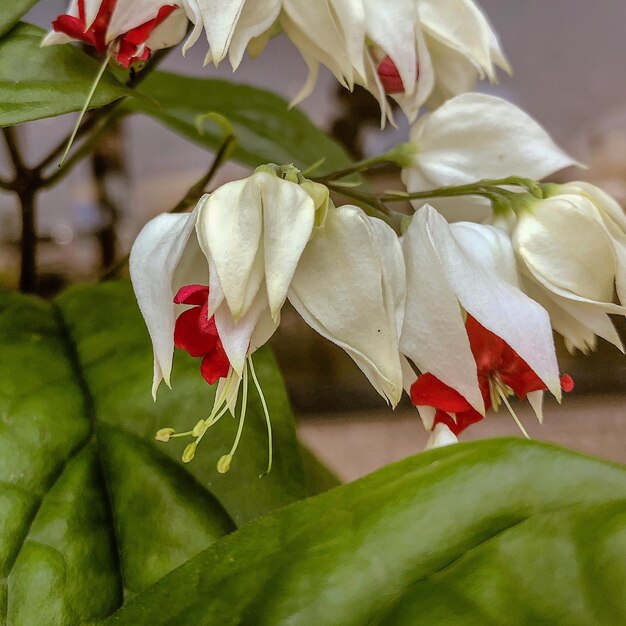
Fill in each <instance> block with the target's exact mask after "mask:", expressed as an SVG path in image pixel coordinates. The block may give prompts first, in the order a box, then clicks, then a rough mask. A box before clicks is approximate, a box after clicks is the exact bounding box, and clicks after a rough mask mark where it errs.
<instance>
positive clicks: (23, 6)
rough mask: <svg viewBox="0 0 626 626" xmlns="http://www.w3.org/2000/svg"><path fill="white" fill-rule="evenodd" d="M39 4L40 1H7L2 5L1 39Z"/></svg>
mask: <svg viewBox="0 0 626 626" xmlns="http://www.w3.org/2000/svg"><path fill="white" fill-rule="evenodd" d="M37 2H38V0H10V1H9V2H7V1H6V0H5V2H2V3H0V37H2V35H4V34H5V33H8V32H9V31H10V30H11V29H12V28H13V27H14V26H15V25H16V24H17V23H18V22H19V21H20V20H21V19H22V17H24V15H26V14H27V13H28V11H30V9H31V8H32V7H34V6H35V5H36V4H37Z"/></svg>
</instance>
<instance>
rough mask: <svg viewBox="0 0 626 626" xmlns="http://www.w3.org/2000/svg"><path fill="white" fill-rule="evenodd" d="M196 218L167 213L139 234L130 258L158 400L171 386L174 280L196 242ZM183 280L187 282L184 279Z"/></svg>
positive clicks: (191, 281)
mask: <svg viewBox="0 0 626 626" xmlns="http://www.w3.org/2000/svg"><path fill="white" fill-rule="evenodd" d="M196 216H197V211H194V212H193V213H191V214H189V215H172V214H167V213H166V214H163V215H159V216H158V217H155V218H154V219H153V220H151V221H150V222H148V223H147V224H146V225H145V226H144V228H143V230H142V231H141V232H140V233H139V235H138V237H137V239H136V240H135V243H134V244H133V248H132V250H131V254H130V261H129V267H130V276H131V280H132V283H133V289H134V290H135V295H136V297H137V302H138V303H139V308H140V310H141V313H142V314H143V317H144V319H145V321H146V326H147V327H148V332H149V333H150V339H151V340H152V347H153V349H154V380H153V386H152V394H153V396H155V397H156V391H157V388H158V386H159V383H160V382H161V380H163V379H165V382H166V383H167V385H168V386H169V384H170V374H171V371H172V356H173V353H174V325H175V321H176V315H175V311H174V303H173V301H172V300H173V297H174V292H173V288H174V277H175V274H176V270H177V268H178V265H179V262H180V261H181V259H182V258H183V254H184V252H185V250H186V249H187V247H188V243H189V241H190V239H193V237H192V235H193V229H194V226H195V221H196ZM181 279H182V280H184V279H183V277H182V276H180V278H179V280H181ZM188 282H189V283H193V282H194V280H193V279H190V280H189V281H188ZM183 284H184V283H183Z"/></svg>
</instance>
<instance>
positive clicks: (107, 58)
mask: <svg viewBox="0 0 626 626" xmlns="http://www.w3.org/2000/svg"><path fill="white" fill-rule="evenodd" d="M110 60H111V51H109V52H107V54H106V56H105V57H104V61H103V62H102V65H100V69H99V70H98V73H97V74H96V77H95V79H94V81H93V83H92V85H91V89H90V90H89V93H88V94H87V98H86V99H85V104H83V108H82V109H81V110H80V113H79V115H78V119H77V120H76V125H75V126H74V129H73V130H72V134H71V135H70V138H69V139H68V141H67V145H66V146H65V150H64V151H63V155H62V156H61V161H60V162H59V167H63V162H64V161H65V157H67V153H68V152H69V151H70V148H71V147H72V144H73V143H74V139H76V135H77V133H78V129H79V128H80V124H81V122H82V121H83V117H85V113H87V109H88V108H89V105H90V104H91V101H92V99H93V97H94V95H95V93H96V89H97V88H98V85H99V84H100V80H102V76H104V72H105V71H106V68H107V66H108V65H109V61H110Z"/></svg>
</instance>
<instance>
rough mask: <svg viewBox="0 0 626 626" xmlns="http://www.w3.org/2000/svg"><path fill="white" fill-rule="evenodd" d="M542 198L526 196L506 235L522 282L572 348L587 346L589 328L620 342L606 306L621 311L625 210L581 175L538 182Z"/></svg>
mask: <svg viewBox="0 0 626 626" xmlns="http://www.w3.org/2000/svg"><path fill="white" fill-rule="evenodd" d="M543 190H544V194H545V195H546V196H547V197H546V198H545V199H543V200H537V199H534V198H526V201H525V202H524V203H523V205H522V206H521V207H520V209H519V210H518V211H517V218H516V219H515V220H514V225H513V230H512V240H513V245H514V248H515V252H516V254H517V258H518V261H519V265H520V268H521V271H522V276H523V280H524V288H525V289H526V290H527V291H528V293H529V294H530V295H531V296H532V297H533V298H535V299H536V300H538V301H539V302H541V304H542V305H543V306H544V307H545V308H546V309H547V310H548V313H549V314H550V317H551V320H552V325H553V326H554V328H555V330H556V331H557V332H559V333H560V334H561V335H563V337H564V338H565V342H566V345H567V347H568V348H569V349H570V350H571V351H573V350H575V349H579V350H581V351H583V352H587V351H588V350H592V349H594V348H595V345H596V335H597V336H599V337H602V338H603V339H606V340H607V341H609V342H610V343H612V344H614V345H615V346H617V347H618V348H619V349H620V350H622V351H623V350H624V347H623V345H622V342H621V340H620V338H619V335H618V334H617V331H616V330H615V328H614V326H613V324H612V322H611V320H610V318H609V316H608V314H611V313H612V314H617V315H625V314H626V307H624V306H619V305H617V304H614V302H613V297H614V296H613V294H614V291H616V292H617V296H618V298H619V300H620V301H621V302H622V304H626V216H625V215H624V211H623V210H622V208H621V207H620V206H619V204H618V203H617V202H616V201H615V200H614V199H613V198H611V197H610V196H609V195H608V194H606V193H605V192H603V191H602V190H601V189H599V188H597V187H595V186H593V185H590V184H588V183H568V184H566V185H544V186H543Z"/></svg>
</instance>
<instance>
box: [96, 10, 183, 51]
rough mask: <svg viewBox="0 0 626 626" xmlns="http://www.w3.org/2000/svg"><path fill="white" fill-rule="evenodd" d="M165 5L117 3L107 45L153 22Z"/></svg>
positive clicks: (110, 23) (112, 16)
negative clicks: (130, 31)
mask: <svg viewBox="0 0 626 626" xmlns="http://www.w3.org/2000/svg"><path fill="white" fill-rule="evenodd" d="M100 4H101V3H100ZM164 5H165V3H163V4H161V3H159V2H155V0H132V1H131V2H129V1H128V0H126V2H124V1H122V2H116V3H115V9H114V10H113V15H111V21H110V22H109V26H108V28H107V33H106V41H107V43H109V42H110V41H113V40H114V39H115V38H117V37H119V36H120V35H123V34H124V33H127V32H128V31H129V30H132V29H133V28H137V26H141V25H142V24H145V23H146V22H149V21H150V20H153V19H154V18H156V16H157V15H158V14H159V9H160V8H161V7H162V6H164ZM181 39H182V37H181ZM179 41H180V40H179Z"/></svg>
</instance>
